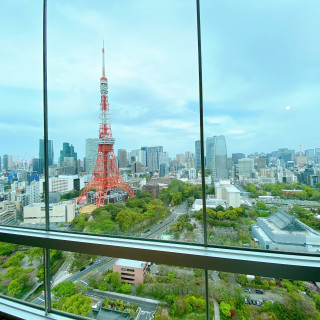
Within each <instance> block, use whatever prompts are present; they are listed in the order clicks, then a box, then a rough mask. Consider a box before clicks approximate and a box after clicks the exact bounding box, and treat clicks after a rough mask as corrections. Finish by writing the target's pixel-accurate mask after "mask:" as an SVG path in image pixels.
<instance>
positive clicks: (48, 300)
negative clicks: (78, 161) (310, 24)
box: [0, 0, 319, 319]
mask: <svg viewBox="0 0 320 320" xmlns="http://www.w3.org/2000/svg"><path fill="white" fill-rule="evenodd" d="M196 14H197V31H198V34H197V35H198V69H199V106H200V141H199V142H200V150H201V152H200V153H201V156H200V158H201V169H202V170H201V172H204V135H203V97H202V62H201V33H200V25H201V23H200V0H196ZM46 20H47V0H43V94H44V99H43V101H44V106H43V110H44V160H45V161H44V175H45V182H44V189H45V208H44V209H45V219H46V230H47V231H49V230H50V226H49V213H50V209H49V201H48V200H49V197H48V195H49V181H48V176H49V175H48V168H49V160H50V159H48V143H49V142H48V141H49V140H48V116H47V112H48V108H47V47H46V42H47V34H46V28H47V26H46V24H47V21H46ZM204 186H205V184H204V175H203V174H202V199H203V208H204V210H203V228H204V235H203V236H204V244H203V245H202V246H201V247H202V248H206V247H214V246H209V245H208V244H207V230H206V228H207V223H206V210H205V209H206V198H205V187H204ZM13 229H15V227H13ZM16 229H23V228H16ZM2 233H3V231H2V230H1V231H0V236H1V237H2V236H3V235H2ZM12 234H13V233H12ZM75 236H76V235H75ZM23 238H25V239H26V241H25V243H26V244H27V243H28V241H27V235H25V237H22V239H23ZM45 238H46V236H45V235H44V236H43V239H45ZM7 240H8V242H12V243H14V242H15V241H14V240H15V237H14V236H13V238H12V239H10V237H9V239H7ZM144 241H145V245H146V247H147V246H148V245H150V244H151V245H152V244H153V243H154V242H153V241H152V240H151V241H150V240H147V239H144ZM23 242H24V240H22V242H20V243H21V244H23ZM110 243H111V246H112V241H110ZM78 244H80V242H79V243H78ZM172 245H174V244H172ZM186 245H187V244H186ZM50 248H51V249H53V248H54V245H52V246H51V247H49V248H44V253H43V256H44V261H45V277H44V284H45V293H46V298H45V300H46V301H45V307H44V309H45V316H47V315H49V314H50V313H52V310H51V294H50V273H49V271H50ZM226 249H227V250H228V248H226ZM229 249H230V250H231V249H234V250H235V248H229ZM236 250H238V253H239V254H241V253H242V252H248V251H247V250H245V249H239V248H237V249H236ZM168 251H170V249H168ZM269 254H270V256H272V255H275V256H276V255H279V254H281V253H280V252H278V253H276V252H273V253H272V252H270V253H269ZM290 254H291V255H292V256H293V259H295V258H294V256H296V259H297V260H298V259H299V257H306V256H307V255H298V254H292V253H288V255H290ZM235 255H237V253H235ZM309 256H310V257H314V255H313V256H312V255H309ZM194 257H195V256H194ZM316 257H317V256H316ZM195 258H196V257H195ZM150 260H151V259H150ZM316 260H317V259H316ZM318 262H319V261H318ZM249 263H252V264H253V263H254V262H249ZM279 264H280V263H279ZM298 264H299V263H297V265H298ZM194 266H195V267H196V264H194ZM276 266H277V265H276ZM303 267H304V265H301V268H303ZM213 268H214V267H213ZM315 268H319V263H316V261H315ZM203 270H205V284H206V301H207V319H209V318H208V316H209V313H208V311H209V310H208V269H205V268H203ZM125 271H131V270H129V269H128V270H125ZM258 272H263V271H260V270H258ZM302 273H303V274H305V278H306V279H307V278H308V274H307V273H308V268H307V267H306V268H305V271H304V270H303V272H302ZM121 274H123V275H128V276H129V274H127V273H121ZM130 276H132V277H134V275H130ZM121 278H122V277H121ZM123 279H125V278H123ZM126 280H131V281H132V279H128V278H127V279H126ZM2 298H4V300H8V301H10V300H11V301H12V302H13V305H14V303H16V302H18V304H21V306H22V309H23V310H24V311H25V312H29V313H30V312H33V311H35V310H36V309H40V310H43V308H41V307H40V308H39V306H37V307H36V306H33V305H32V306H31V309H30V310H31V311H30V310H29V309H28V308H29V307H26V308H24V307H23V306H25V305H28V303H25V302H21V301H18V300H16V299H13V298H9V297H5V296H3V295H0V305H1V303H3V302H2V301H1V300H2ZM8 305H9V304H8ZM15 308H16V309H17V307H16V306H14V307H13V309H15ZM27 309H28V311H26V310H27ZM54 313H56V314H63V313H61V312H58V311H55V312H54ZM22 314H23V312H22ZM68 317H70V318H73V315H68Z"/></svg>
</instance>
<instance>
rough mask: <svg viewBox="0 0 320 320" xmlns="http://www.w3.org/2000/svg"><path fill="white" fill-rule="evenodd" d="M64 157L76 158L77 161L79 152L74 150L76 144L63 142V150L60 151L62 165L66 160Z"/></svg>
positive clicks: (60, 163)
mask: <svg viewBox="0 0 320 320" xmlns="http://www.w3.org/2000/svg"><path fill="white" fill-rule="evenodd" d="M64 158H74V160H75V162H76V163H77V153H76V152H74V146H73V145H72V144H71V145H70V144H69V143H68V142H64V143H63V145H62V150H61V151H60V159H59V165H60V167H61V165H62V163H63V161H64Z"/></svg>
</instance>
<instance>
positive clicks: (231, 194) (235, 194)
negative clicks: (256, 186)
mask: <svg viewBox="0 0 320 320" xmlns="http://www.w3.org/2000/svg"><path fill="white" fill-rule="evenodd" d="M214 189H215V194H216V199H221V200H224V201H226V203H227V206H228V207H230V206H231V207H233V208H238V207H240V205H241V202H240V191H239V189H238V188H236V187H235V186H234V185H232V184H230V181H229V180H221V181H220V182H216V183H215V184H214Z"/></svg>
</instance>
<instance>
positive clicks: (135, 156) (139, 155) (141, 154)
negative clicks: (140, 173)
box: [128, 149, 147, 166]
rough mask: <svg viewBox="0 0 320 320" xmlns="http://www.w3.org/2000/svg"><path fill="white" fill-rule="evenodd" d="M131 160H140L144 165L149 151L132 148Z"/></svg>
mask: <svg viewBox="0 0 320 320" xmlns="http://www.w3.org/2000/svg"><path fill="white" fill-rule="evenodd" d="M128 156H129V162H130V163H132V162H135V161H137V162H140V163H141V164H142V165H143V166H146V164H147V163H146V156H147V152H146V151H145V150H141V149H140V150H132V151H130V152H129V155H128Z"/></svg>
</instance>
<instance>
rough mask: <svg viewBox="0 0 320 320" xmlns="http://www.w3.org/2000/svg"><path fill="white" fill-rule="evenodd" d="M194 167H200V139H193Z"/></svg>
mask: <svg viewBox="0 0 320 320" xmlns="http://www.w3.org/2000/svg"><path fill="white" fill-rule="evenodd" d="M194 147H195V155H196V169H201V145H200V140H197V141H195V143H194Z"/></svg>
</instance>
